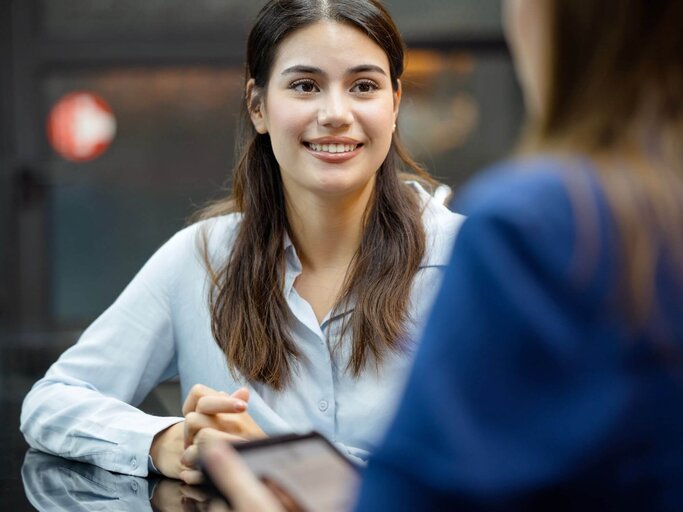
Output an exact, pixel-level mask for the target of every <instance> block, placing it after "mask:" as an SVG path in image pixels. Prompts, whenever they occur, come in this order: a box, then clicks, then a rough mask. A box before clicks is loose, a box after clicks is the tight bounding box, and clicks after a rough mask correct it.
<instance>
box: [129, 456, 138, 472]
mask: <svg viewBox="0 0 683 512" xmlns="http://www.w3.org/2000/svg"><path fill="white" fill-rule="evenodd" d="M130 465H131V466H133V469H135V468H137V467H138V459H136V458H135V457H133V458H132V459H130Z"/></svg>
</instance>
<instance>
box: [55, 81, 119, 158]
mask: <svg viewBox="0 0 683 512" xmlns="http://www.w3.org/2000/svg"><path fill="white" fill-rule="evenodd" d="M115 134H116V119H115V117H114V113H113V111H112V109H111V107H110V106H109V105H108V104H107V102H106V101H104V100H103V99H102V98H101V97H99V96H97V95H95V94H93V93H90V92H85V91H76V92H72V93H69V94H67V95H65V96H63V97H62V98H61V99H60V100H59V101H57V103H55V105H54V107H52V110H51V111H50V115H49V117H48V120H47V138H48V140H49V142H50V145H51V146H52V148H53V149H54V150H55V151H56V152H57V153H58V154H59V155H60V156H62V157H63V158H65V159H66V160H69V161H71V162H88V161H90V160H94V159H95V158H97V157H99V156H100V155H101V154H102V153H104V152H105V151H106V150H107V148H108V147H109V145H110V144H111V142H112V140H113V139H114V135H115Z"/></svg>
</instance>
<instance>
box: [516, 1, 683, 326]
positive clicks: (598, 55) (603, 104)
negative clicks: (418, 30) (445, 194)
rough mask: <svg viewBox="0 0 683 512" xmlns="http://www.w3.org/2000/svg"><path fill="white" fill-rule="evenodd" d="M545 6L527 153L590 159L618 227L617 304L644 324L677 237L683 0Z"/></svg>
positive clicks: (682, 225)
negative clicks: (537, 102) (541, 73)
mask: <svg viewBox="0 0 683 512" xmlns="http://www.w3.org/2000/svg"><path fill="white" fill-rule="evenodd" d="M543 8H545V9H547V10H548V11H547V15H548V18H547V22H548V24H547V38H548V45H547V54H546V55H545V62H544V63H543V64H544V66H543V67H544V69H545V70H547V76H545V78H546V82H545V90H544V91H541V94H540V98H541V106H540V108H539V109H538V112H537V115H536V116H535V117H534V118H533V119H531V122H530V124H529V129H528V131H527V136H526V149H531V150H533V151H539V150H540V151H547V150H551V151H560V152H567V153H582V154H584V155H587V156H588V157H592V158H593V160H594V161H595V162H596V164H597V168H598V171H599V176H598V177H599V180H600V182H601V183H602V186H603V189H604V193H605V196H606V199H607V202H608V205H609V207H610V210H611V211H612V214H613V217H614V221H615V224H616V227H617V232H618V239H619V244H620V250H619V258H620V262H621V264H620V266H619V270H618V272H619V276H620V279H619V282H620V289H619V296H620V300H621V301H622V304H623V305H624V306H625V308H626V310H627V311H628V313H629V315H630V317H631V318H632V319H633V321H634V323H635V324H636V326H643V325H644V324H645V323H646V322H647V321H648V320H649V319H651V318H652V315H653V314H655V313H656V309H657V307H656V306H657V305H656V293H655V273H656V270H657V266H658V265H659V263H660V262H661V256H662V254H663V253H667V254H668V255H672V254H676V253H677V252H679V251H680V248H681V246H682V242H683V176H682V173H683V65H682V64H681V62H682V61H681V56H682V55H683V30H681V21H682V20H683V2H681V1H680V0H596V1H590V2H577V1H576V0H549V1H548V2H546V3H544V5H543ZM677 256H680V254H678V255H677Z"/></svg>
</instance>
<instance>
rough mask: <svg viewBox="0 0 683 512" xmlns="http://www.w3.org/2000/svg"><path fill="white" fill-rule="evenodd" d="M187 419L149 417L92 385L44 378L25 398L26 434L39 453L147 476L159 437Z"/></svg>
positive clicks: (23, 427)
mask: <svg viewBox="0 0 683 512" xmlns="http://www.w3.org/2000/svg"><path fill="white" fill-rule="evenodd" d="M181 420H182V418H174V417H166V418H164V417H157V416H152V415H149V414H145V413H144V412H142V411H140V410H139V409H137V408H135V407H133V406H131V405H129V404H127V403H125V402H123V401H121V400H118V399H115V398H112V397H108V396H105V395H102V394H101V393H99V392H98V391H96V390H94V389H90V388H88V387H81V386H75V385H68V384H65V383H63V382H54V381H49V380H45V379H44V380H43V381H40V382H39V383H38V384H37V385H36V386H35V387H34V388H33V389H32V390H31V392H30V393H29V394H28V395H27V397H26V399H25V400H24V405H23V408H22V415H21V431H22V432H23V434H24V437H25V438H26V441H27V442H28V444H29V445H30V446H32V447H33V448H36V449H38V450H41V451H44V452H48V453H52V454H54V455H58V456H60V457H65V458H69V459H74V460H79V461H82V462H88V463H90V464H95V465H97V466H99V467H102V468H104V469H107V470H109V471H115V472H117V473H125V474H130V475H136V476H146V475H147V458H148V454H149V449H150V446H151V443H152V440H153V438H154V436H155V435H156V434H157V433H158V432H159V431H162V430H164V429H166V428H167V427H168V426H169V425H172V424H174V423H177V422H178V421H181Z"/></svg>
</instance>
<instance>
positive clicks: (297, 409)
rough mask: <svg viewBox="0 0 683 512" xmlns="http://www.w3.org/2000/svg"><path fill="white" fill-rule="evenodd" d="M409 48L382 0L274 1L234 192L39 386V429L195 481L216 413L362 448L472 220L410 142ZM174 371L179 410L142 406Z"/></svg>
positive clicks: (107, 457)
mask: <svg viewBox="0 0 683 512" xmlns="http://www.w3.org/2000/svg"><path fill="white" fill-rule="evenodd" d="M403 51H404V49H403V44H402V41H401V38H400V35H399V33H398V31H397V29H396V26H395V25H394V23H393V21H392V20H391V18H390V16H389V14H388V13H387V11H386V10H385V9H384V8H383V7H382V6H381V4H380V3H379V2H376V1H374V0H335V1H325V0H286V1H284V0H279V1H271V2H269V3H268V4H267V5H266V6H265V7H264V8H263V10H262V11H261V13H260V14H259V16H258V18H257V20H256V22H255V25H254V27H253V29H252V31H251V33H250V36H249V41H248V47H247V69H246V72H247V81H246V87H245V95H246V101H245V103H246V109H245V119H244V121H245V122H244V128H243V129H244V142H243V145H242V148H243V149H242V151H241V155H240V158H239V160H238V163H237V166H236V169H235V174H234V180H233V183H234V189H233V193H232V196H231V197H230V198H229V199H228V200H226V201H223V202H220V203H218V204H217V205H214V206H212V207H210V208H209V209H207V210H206V211H204V213H203V218H204V220H203V221H201V222H199V223H196V224H194V225H192V226H190V227H189V228H187V229H185V230H183V231H181V232H180V233H178V234H177V235H176V236H174V237H173V238H172V239H171V240H170V241H169V242H168V243H167V244H166V245H164V246H163V247H162V248H161V249H160V250H159V251H158V252H157V253H156V254H155V255H154V256H153V257H152V259H151V260H150V261H149V262H148V263H147V265H145V267H144V268H143V269H142V271H141V272H140V273H139V275H138V276H136V277H135V279H134V280H133V282H132V283H131V284H130V285H129V286H128V287H127V289H126V290H125V291H124V292H123V294H122V295H121V297H119V298H118V299H117V301H116V302H115V303H114V305H113V306H112V307H111V308H110V309H109V310H108V311H106V312H105V313H104V314H103V315H102V316H101V317H100V318H99V319H98V320H97V321H96V322H95V323H94V324H93V325H92V326H91V327H90V328H89V329H88V330H87V331H86V332H85V333H84V334H83V336H82V338H81V339H80V340H79V342H78V343H77V344H76V345H75V346H74V347H73V348H71V349H70V350H68V351H67V352H66V353H65V354H64V355H63V356H62V357H61V358H60V359H59V361H58V362H57V363H56V364H55V365H54V366H53V367H52V368H51V369H50V370H49V371H48V373H47V375H46V376H45V377H44V378H43V379H42V380H41V381H39V382H38V383H37V384H36V385H35V386H34V388H33V389H32V391H31V392H30V393H29V395H28V396H27V398H26V400H25V403H24V407H23V411H22V425H21V429H22V431H23V432H24V434H25V437H26V439H27V441H28V442H29V444H30V445H31V446H33V447H35V448H38V449H41V450H43V451H48V452H51V453H54V454H57V455H61V456H64V457H70V458H74V459H78V460H82V461H87V462H90V463H93V464H96V465H98V466H101V467H103V468H105V469H109V470H112V471H117V472H122V473H129V474H134V475H146V474H147V471H148V465H149V467H150V468H152V469H157V470H158V471H160V472H161V473H163V474H164V475H166V476H170V477H175V478H179V477H180V478H182V479H183V480H184V481H186V482H196V481H197V480H198V476H199V475H198V473H197V472H196V471H194V470H193V469H192V467H193V463H194V458H195V456H196V450H195V449H194V446H193V441H194V436H195V434H196V433H197V432H199V431H201V430H202V429H207V428H211V429H213V430H218V431H221V432H223V437H224V438H226V439H229V440H233V441H234V440H242V439H251V438H256V437H261V436H264V435H271V434H275V433H283V432H288V431H305V430H309V429H316V430H319V431H321V432H323V433H324V434H325V435H326V436H328V437H329V438H330V439H332V440H333V441H334V442H336V443H337V444H338V446H339V447H340V448H341V449H342V450H343V451H344V452H345V453H346V454H347V455H348V456H349V457H351V458H356V459H358V460H365V459H366V458H367V455H368V453H369V452H370V451H371V450H372V448H373V446H374V443H375V442H376V439H377V437H378V436H379V435H380V433H381V431H382V429H383V427H384V426H385V424H386V423H387V422H388V420H389V419H390V417H391V415H392V412H393V409H394V404H395V403H396V400H397V395H398V393H399V392H400V389H401V388H402V386H403V382H404V376H405V375H406V373H407V368H408V365H409V364H410V361H411V359H412V356H411V354H412V352H413V349H412V344H411V342H410V340H411V339H412V338H413V335H414V333H415V329H416V328H417V326H418V325H419V323H420V319H421V318H422V317H423V316H424V312H425V311H426V309H427V307H428V305H429V303H430V302H431V300H430V298H431V297H432V296H433V293H435V292H433V291H432V290H434V289H435V288H436V286H437V283H438V282H439V280H440V277H441V272H442V268H441V267H442V266H444V265H445V261H446V260H447V257H448V253H449V251H450V245H451V244H452V240H453V237H454V234H455V231H456V229H457V226H458V225H459V223H460V220H461V217H460V216H457V215H455V214H453V213H451V212H449V211H448V210H447V209H446V208H445V207H443V206H442V205H439V204H437V203H436V202H435V201H433V200H431V198H430V196H429V194H427V193H426V192H425V190H424V189H423V187H422V186H421V185H420V184H419V183H418V181H421V182H423V183H425V182H426V183H430V182H431V181H430V180H429V178H428V175H426V174H425V173H424V172H423V171H422V170H421V169H420V168H419V167H417V166H416V164H414V163H413V162H412V160H410V158H409V157H408V156H407V155H406V153H405V152H404V151H403V150H402V149H401V146H400V144H399V142H398V138H397V134H396V133H395V130H396V119H397V116H398V110H399V104H400V99H401V84H400V77H401V73H402V71H403ZM402 169H406V170H410V171H412V174H411V175H408V177H407V179H408V180H410V181H408V182H406V181H404V179H402V177H401V174H400V171H401V170H402ZM411 176H412V177H411ZM196 242H199V243H198V244H197V243H196ZM175 375H179V376H180V381H181V387H182V393H183V395H184V396H186V397H187V399H186V401H185V404H184V406H183V414H184V418H158V417H151V416H149V415H146V414H143V413H142V412H141V411H139V410H137V409H136V408H135V407H134V405H136V404H138V403H139V402H140V401H141V400H142V399H143V398H144V397H145V395H146V394H147V393H148V392H149V391H150V390H151V389H152V388H153V387H154V386H155V385H156V384H157V383H158V382H160V381H162V380H165V379H168V378H171V377H173V376H175ZM193 386H194V387H193ZM247 402H248V412H247V411H246V408H247ZM129 404H130V405H129ZM148 454H150V460H149V461H148Z"/></svg>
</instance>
